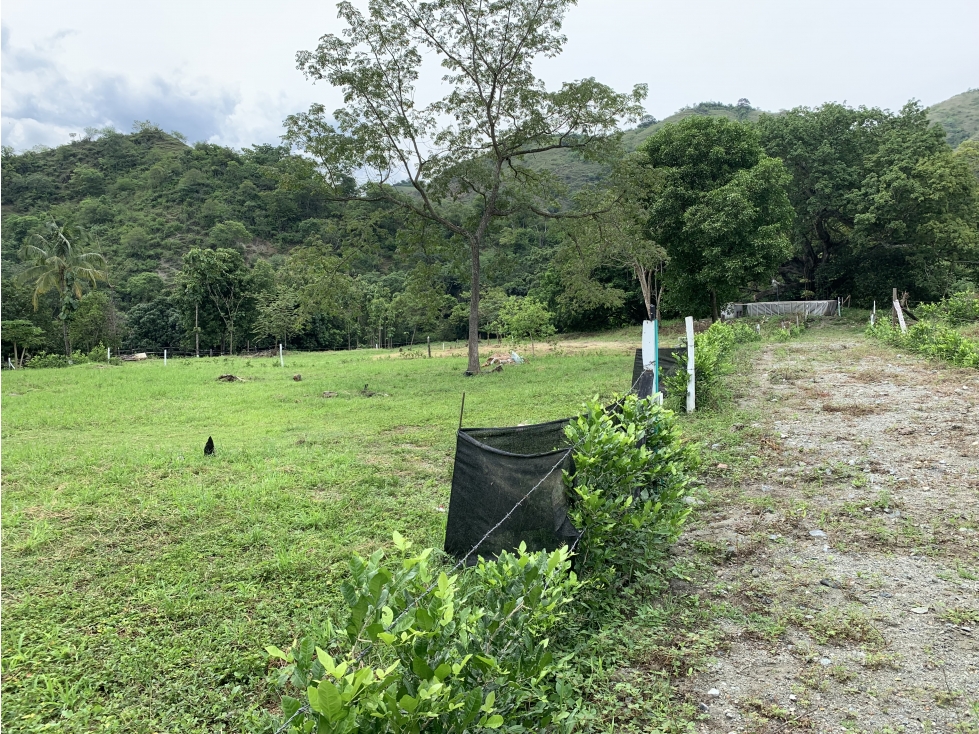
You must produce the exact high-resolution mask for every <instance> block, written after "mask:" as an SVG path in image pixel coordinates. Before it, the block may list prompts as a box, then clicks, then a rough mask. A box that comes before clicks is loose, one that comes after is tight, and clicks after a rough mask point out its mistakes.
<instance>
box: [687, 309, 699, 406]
mask: <svg viewBox="0 0 979 734" xmlns="http://www.w3.org/2000/svg"><path fill="white" fill-rule="evenodd" d="M686 323H687V412H688V413H693V412H694V410H696V409H697V391H696V384H697V375H696V372H695V370H694V339H693V316H687V318H686Z"/></svg>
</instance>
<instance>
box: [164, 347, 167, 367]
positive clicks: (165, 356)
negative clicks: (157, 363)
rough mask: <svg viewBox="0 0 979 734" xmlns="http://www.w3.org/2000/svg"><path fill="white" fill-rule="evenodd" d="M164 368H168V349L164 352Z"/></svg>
mask: <svg viewBox="0 0 979 734" xmlns="http://www.w3.org/2000/svg"><path fill="white" fill-rule="evenodd" d="M163 366H164V367H166V366H167V350H166V349H164V350H163Z"/></svg>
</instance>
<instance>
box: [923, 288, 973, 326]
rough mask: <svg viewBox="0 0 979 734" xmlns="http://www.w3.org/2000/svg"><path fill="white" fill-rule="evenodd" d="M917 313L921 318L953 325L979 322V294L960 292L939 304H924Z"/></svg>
mask: <svg viewBox="0 0 979 734" xmlns="http://www.w3.org/2000/svg"><path fill="white" fill-rule="evenodd" d="M916 312H917V316H918V317H919V318H922V319H931V320H937V321H945V322H947V323H949V324H952V325H955V324H967V323H970V322H973V321H979V293H976V292H975V291H960V292H958V293H954V294H952V295H951V296H948V297H947V298H943V299H942V300H941V301H939V302H938V303H926V304H922V305H921V306H918V308H917V309H916Z"/></svg>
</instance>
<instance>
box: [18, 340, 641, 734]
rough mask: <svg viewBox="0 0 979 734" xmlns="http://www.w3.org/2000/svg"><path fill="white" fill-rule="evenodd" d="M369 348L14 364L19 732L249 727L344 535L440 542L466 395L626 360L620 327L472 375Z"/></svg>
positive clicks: (557, 383)
mask: <svg viewBox="0 0 979 734" xmlns="http://www.w3.org/2000/svg"><path fill="white" fill-rule="evenodd" d="M381 354H384V353H381ZM376 357H378V353H377V352H371V351H362V352H355V353H332V354H319V355H303V356H296V357H290V358H289V360H288V362H287V367H286V369H285V370H283V369H281V368H279V367H278V364H277V360H257V359H256V360H248V359H213V360H211V359H200V360H182V361H180V360H175V361H172V362H171V363H170V364H169V365H168V366H166V367H164V366H163V364H162V362H160V361H151V362H145V363H134V364H126V365H124V366H121V367H112V368H108V367H102V366H96V365H80V366H77V367H73V368H68V369H62V370H36V371H30V370H27V371H22V372H16V373H5V376H4V381H3V407H4V422H3V480H4V481H3V505H2V510H3V528H4V534H3V552H4V568H3V571H4V577H3V581H4V584H3V616H4V619H3V622H4V624H3V694H4V706H3V714H2V716H3V725H4V730H5V731H7V730H9V731H11V732H13V731H42V730H47V729H46V727H53V728H56V729H57V730H59V731H65V732H80V731H90V730H94V729H95V728H98V729H99V730H100V731H126V732H151V731H154V732H155V731H173V732H176V731H180V732H195V731H200V732H204V731H208V732H213V731H242V730H245V729H246V728H247V722H248V721H249V720H251V719H253V718H254V717H255V716H258V715H260V713H261V709H262V708H263V707H274V706H275V702H276V701H277V696H276V695H274V694H272V693H271V692H270V691H269V689H268V686H267V684H266V682H265V677H266V672H267V660H266V656H265V655H264V653H263V647H264V646H265V645H266V644H280V645H286V644H288V643H289V642H290V641H291V640H292V639H293V637H294V636H295V635H296V634H297V633H298V632H299V631H300V630H301V629H303V628H308V625H309V624H310V623H312V622H315V621H316V620H320V619H323V618H324V617H326V616H327V615H328V614H329V613H330V611H331V610H333V609H335V608H336V603H337V600H338V580H339V579H340V578H342V577H343V576H344V574H345V573H346V559H347V557H348V554H349V553H350V551H352V550H358V551H360V552H369V551H370V550H372V549H373V548H375V547H377V546H378V544H380V543H384V542H385V541H386V540H387V539H388V538H389V537H390V534H391V532H392V531H394V530H399V531H400V532H402V533H403V534H404V535H406V536H407V537H409V538H411V539H412V540H414V541H415V542H417V543H420V544H433V545H439V544H440V542H441V539H442V533H443V528H444V521H445V514H444V513H442V512H440V511H439V510H438V508H439V507H440V506H445V505H447V504H448V486H449V480H450V474H451V465H452V457H453V451H454V429H455V426H456V422H457V421H458V417H459V412H458V411H459V399H460V394H461V393H462V391H463V390H465V391H466V392H467V401H466V423H467V425H489V424H496V425H500V424H504V425H505V424H515V423H519V422H536V421H543V420H549V419H554V418H557V417H561V416H565V415H569V414H571V413H572V412H573V411H574V410H575V409H576V407H577V406H578V405H579V404H580V402H581V401H582V400H583V399H584V398H586V397H588V396H590V395H593V394H596V393H608V392H610V391H612V390H616V389H617V390H623V389H626V388H627V387H628V384H629V379H630V377H631V371H632V355H631V354H629V353H628V351H627V350H625V349H622V348H621V347H620V346H616V345H614V344H611V343H610V344H609V345H608V346H607V347H605V348H600V349H598V350H597V351H591V352H588V353H586V354H584V355H581V354H579V355H577V356H575V355H572V354H570V353H568V352H566V353H564V354H563V355H562V354H560V353H558V354H554V355H549V356H541V357H538V358H537V359H536V360H533V361H532V362H530V363H529V364H527V365H526V366H523V367H520V368H515V367H513V368H508V369H507V370H506V371H504V372H503V373H502V374H494V375H485V376H482V377H479V378H476V379H467V378H464V377H463V376H462V371H463V370H464V368H465V358H464V357H463V356H462V355H461V354H460V355H459V356H447V357H445V358H438V359H432V360H411V361H409V360H405V359H399V358H397V357H395V358H392V359H378V358H376ZM227 372H234V373H235V374H238V375H240V376H242V377H243V378H244V379H245V380H246V381H245V382H244V383H233V384H229V383H222V382H215V378H216V377H217V376H218V375H219V374H222V373H227ZM296 372H300V373H302V375H303V379H302V381H301V382H295V381H293V380H292V375H293V374H294V373H296ZM365 383H369V384H370V386H371V388H372V389H374V390H377V391H380V392H384V393H389V394H390V395H389V396H388V397H373V398H365V397H362V396H361V395H360V394H358V390H360V389H361V388H362V387H363V386H364V384H365ZM325 390H336V391H339V392H340V395H339V397H337V398H333V399H325V398H323V397H322V393H323V391H325ZM208 435H213V437H214V440H215V443H216V445H217V453H216V455H215V456H214V457H213V458H205V457H203V455H202V447H203V444H204V441H205V440H206V438H207V436H208ZM256 712H257V713H256Z"/></svg>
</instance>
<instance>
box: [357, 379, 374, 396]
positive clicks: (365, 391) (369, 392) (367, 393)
mask: <svg viewBox="0 0 979 734" xmlns="http://www.w3.org/2000/svg"><path fill="white" fill-rule="evenodd" d="M360 394H361V395H363V396H364V397H365V398H369V397H372V396H373V395H377V393H375V392H374V391H373V390H369V389H368V388H367V383H366V382H365V383H364V389H363V390H361V391H360Z"/></svg>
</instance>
